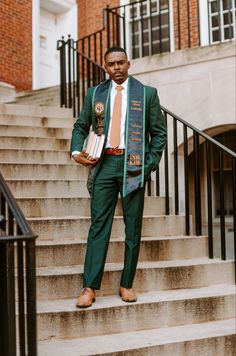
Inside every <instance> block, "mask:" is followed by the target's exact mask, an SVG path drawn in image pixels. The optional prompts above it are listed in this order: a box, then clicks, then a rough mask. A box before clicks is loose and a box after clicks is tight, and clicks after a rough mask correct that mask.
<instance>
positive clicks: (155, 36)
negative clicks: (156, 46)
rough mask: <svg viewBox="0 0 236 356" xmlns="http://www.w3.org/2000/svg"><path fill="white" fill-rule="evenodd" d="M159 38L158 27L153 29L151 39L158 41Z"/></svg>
mask: <svg viewBox="0 0 236 356" xmlns="http://www.w3.org/2000/svg"><path fill="white" fill-rule="evenodd" d="M159 38H160V32H159V29H157V30H154V31H153V32H152V40H153V41H158V40H159Z"/></svg>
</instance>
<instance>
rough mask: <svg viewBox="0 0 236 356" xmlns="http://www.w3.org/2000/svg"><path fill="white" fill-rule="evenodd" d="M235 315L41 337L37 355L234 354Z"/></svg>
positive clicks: (152, 355)
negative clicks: (136, 328) (96, 333)
mask: <svg viewBox="0 0 236 356" xmlns="http://www.w3.org/2000/svg"><path fill="white" fill-rule="evenodd" d="M235 324H236V320H235V319H227V320H219V321H212V322H209V323H201V324H188V325H182V326H177V327H176V326H173V327H169V328H165V327H164V328H159V329H151V330H140V331H134V332H132V331H127V332H124V333H118V334H110V333H109V334H107V335H101V336H93V337H86V338H79V335H78V336H77V339H70V340H54V339H52V340H51V339H50V341H41V342H40V343H39V348H38V352H39V356H51V355H57V356H82V355H83V356H98V355H103V356H157V355H160V356H173V355H175V356H190V355H191V356H224V355H225V356H226V355H227V356H234V355H235V354H234V345H235V342H236V339H235Z"/></svg>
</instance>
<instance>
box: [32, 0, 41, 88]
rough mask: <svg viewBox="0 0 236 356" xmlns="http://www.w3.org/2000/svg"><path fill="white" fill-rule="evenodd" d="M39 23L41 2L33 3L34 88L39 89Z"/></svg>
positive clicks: (34, 1)
mask: <svg viewBox="0 0 236 356" xmlns="http://www.w3.org/2000/svg"><path fill="white" fill-rule="evenodd" d="M39 21H40V0H33V2H32V72H33V73H32V76H33V80H32V88H33V89H37V88H38V87H39Z"/></svg>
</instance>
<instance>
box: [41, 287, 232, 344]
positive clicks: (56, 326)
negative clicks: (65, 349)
mask: <svg viewBox="0 0 236 356" xmlns="http://www.w3.org/2000/svg"><path fill="white" fill-rule="evenodd" d="M234 293H235V286H234V285H229V286H227V285H217V286H210V287H203V288H197V289H180V290H171V291H150V292H148V293H140V294H139V295H138V301H137V302H136V303H124V302H123V301H122V300H121V299H120V297H119V296H118V295H117V296H107V297H98V298H97V299H96V302H95V303H94V304H93V306H92V307H90V308H89V309H87V310H83V309H77V308H76V307H75V299H74V298H73V299H61V300H60V299H59V300H51V301H41V302H39V303H38V308H37V310H38V316H37V322H38V339H39V340H51V339H52V338H57V339H58V338H75V337H78V336H79V337H80V338H83V337H89V336H95V335H105V334H112V333H121V332H122V333H124V332H129V331H130V330H132V331H138V330H148V329H154V328H163V327H172V326H178V325H186V324H197V323H204V322H210V321H217V320H223V319H230V318H233V317H234V314H235V308H234V306H235V305H234V297H235V296H234Z"/></svg>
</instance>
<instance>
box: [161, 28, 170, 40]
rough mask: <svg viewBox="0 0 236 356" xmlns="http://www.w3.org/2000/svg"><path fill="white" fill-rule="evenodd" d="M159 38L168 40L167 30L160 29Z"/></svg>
mask: <svg viewBox="0 0 236 356" xmlns="http://www.w3.org/2000/svg"><path fill="white" fill-rule="evenodd" d="M161 37H162V38H168V37H169V28H168V27H165V28H162V29H161Z"/></svg>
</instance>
